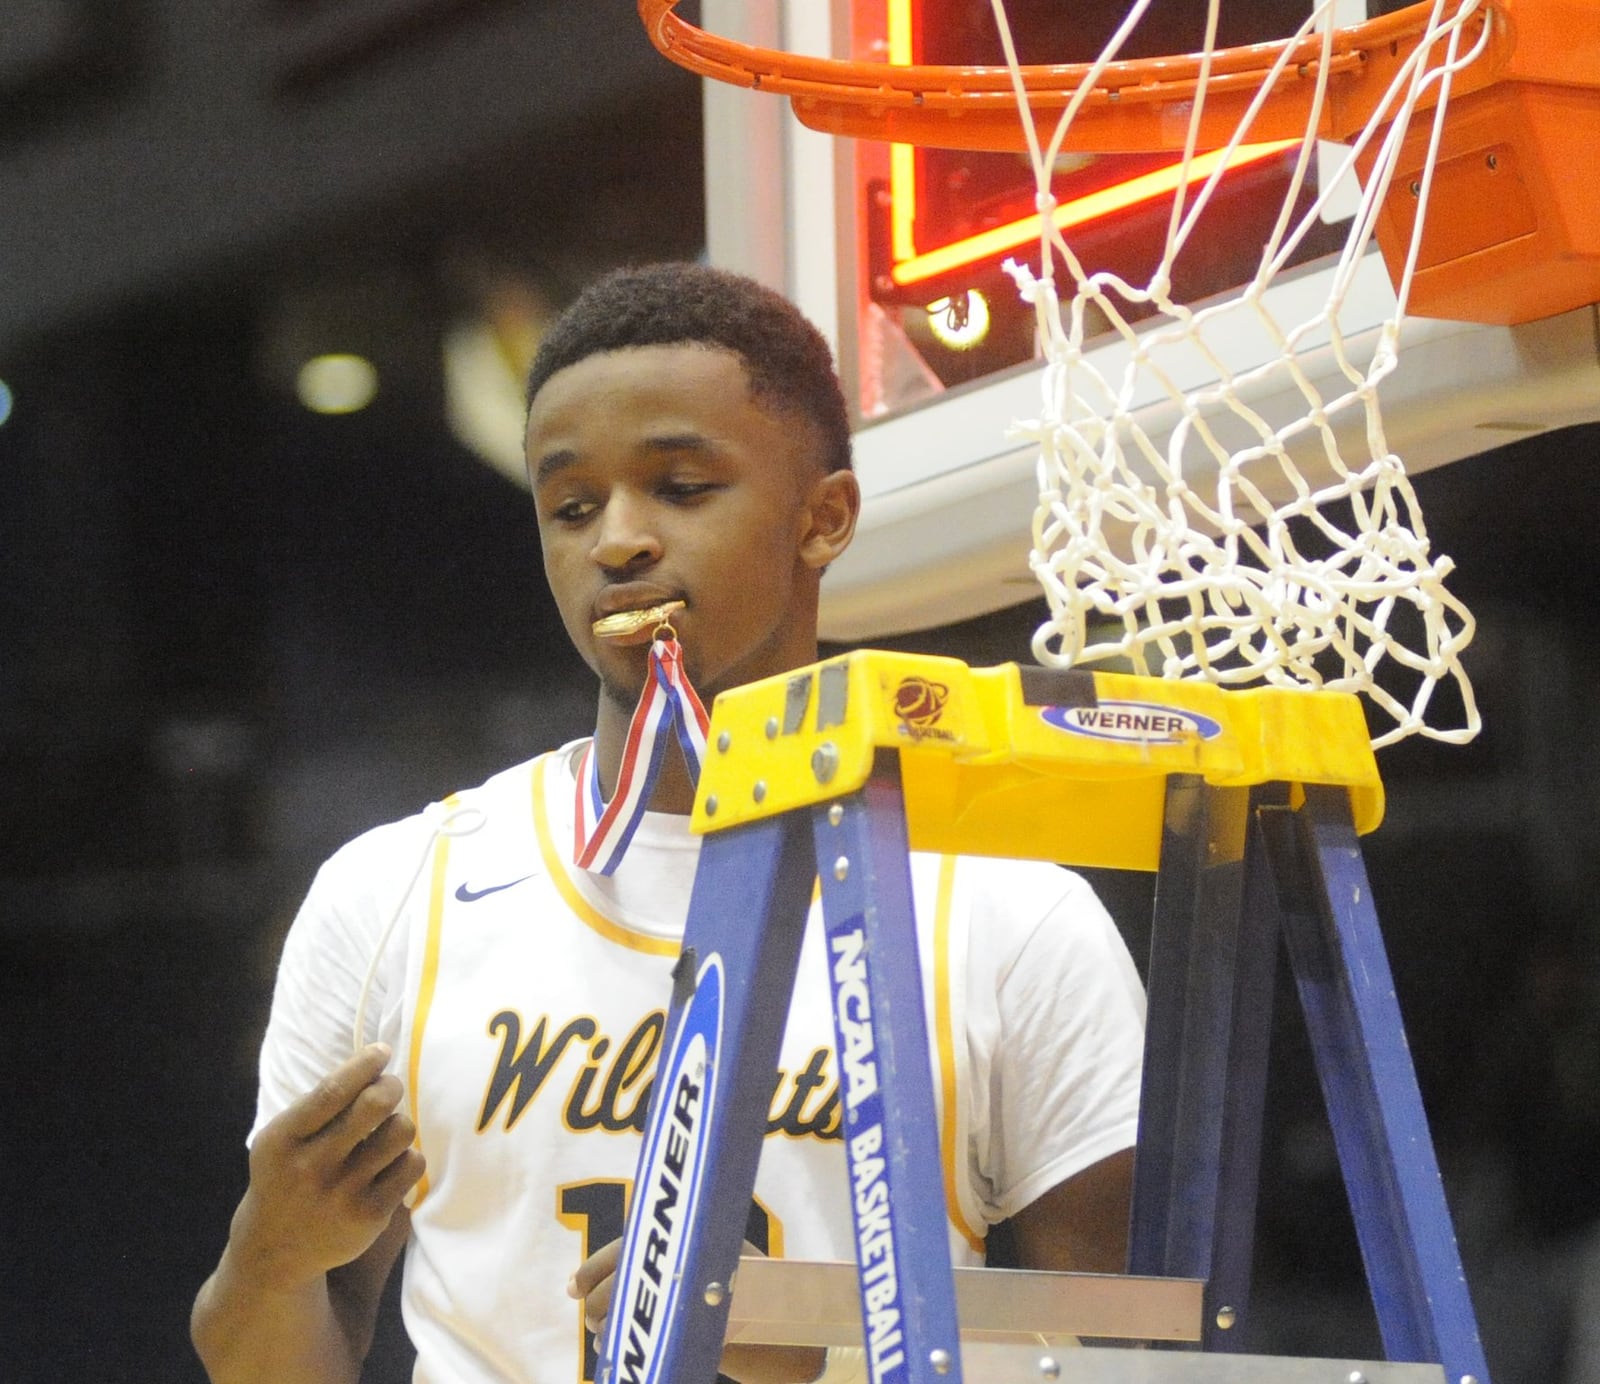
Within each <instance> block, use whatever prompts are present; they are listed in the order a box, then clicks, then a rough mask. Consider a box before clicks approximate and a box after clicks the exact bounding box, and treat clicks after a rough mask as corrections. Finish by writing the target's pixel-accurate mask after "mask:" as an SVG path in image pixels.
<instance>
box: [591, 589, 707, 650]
mask: <svg viewBox="0 0 1600 1384" xmlns="http://www.w3.org/2000/svg"><path fill="white" fill-rule="evenodd" d="M684 604H685V602H684V599H683V597H682V596H679V595H677V594H675V593H673V592H670V591H667V590H665V589H663V588H662V587H658V586H653V585H646V584H645V583H642V582H628V583H624V584H622V585H618V586H611V587H607V588H606V589H605V590H604V591H602V592H601V593H600V595H599V596H598V597H597V598H596V599H595V602H594V605H593V607H592V608H591V615H592V617H593V619H592V622H591V623H592V627H593V630H594V633H595V635H596V636H597V637H599V638H602V639H604V640H605V641H606V642H607V643H608V644H643V643H648V642H649V641H650V639H651V637H652V635H653V634H654V632H655V630H656V628H657V627H658V626H659V624H660V622H661V620H662V619H665V618H667V615H668V614H669V612H666V611H662V613H661V615H660V617H659V618H657V619H647V620H645V621H643V622H641V623H640V624H639V625H637V626H635V627H632V628H630V627H629V626H628V623H627V620H626V617H627V616H629V615H631V614H644V613H646V612H650V611H654V610H657V609H658V608H660V607H663V606H667V605H676V606H677V607H678V609H679V610H681V609H682V608H683V606H684ZM670 613H671V614H676V613H677V612H676V611H673V612H670ZM605 624H611V625H613V626H620V628H616V629H612V630H607V629H604V628H602V626H603V625H605Z"/></svg>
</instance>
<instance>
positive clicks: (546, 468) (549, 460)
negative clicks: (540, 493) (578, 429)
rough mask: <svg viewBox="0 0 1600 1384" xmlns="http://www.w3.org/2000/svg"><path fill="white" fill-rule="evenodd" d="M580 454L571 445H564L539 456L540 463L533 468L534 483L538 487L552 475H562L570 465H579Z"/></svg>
mask: <svg viewBox="0 0 1600 1384" xmlns="http://www.w3.org/2000/svg"><path fill="white" fill-rule="evenodd" d="M577 461H578V454H577V453H576V452H574V451H573V450H572V449H571V448H570V447H563V448H560V449H559V450H557V451H554V452H546V453H545V454H544V456H542V457H540V458H539V464H538V465H537V466H535V467H534V468H533V484H534V487H535V488H536V489H537V488H538V487H539V486H541V485H543V484H544V483H545V482H546V481H547V480H549V479H550V478H551V477H552V476H557V475H560V473H561V472H563V471H565V470H566V469H567V468H568V467H569V466H575V465H577Z"/></svg>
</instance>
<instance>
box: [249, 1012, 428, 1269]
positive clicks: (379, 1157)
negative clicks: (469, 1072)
mask: <svg viewBox="0 0 1600 1384" xmlns="http://www.w3.org/2000/svg"><path fill="white" fill-rule="evenodd" d="M388 1060H389V1049H388V1047H387V1046H385V1045H383V1044H381V1043H375V1044H373V1045H372V1046H370V1047H367V1048H365V1049H363V1050H362V1051H361V1052H359V1053H357V1054H356V1055H355V1056H354V1057H352V1058H350V1059H349V1060H348V1061H347V1062H344V1063H343V1064H341V1065H340V1066H338V1067H336V1068H335V1069H334V1070H333V1071H332V1072H330V1073H329V1074H328V1075H327V1076H326V1077H324V1078H323V1080H322V1081H321V1082H320V1083H319V1084H318V1085H317V1087H316V1088H315V1089H314V1090H312V1091H311V1092H309V1093H308V1094H307V1095H305V1096H303V1097H301V1098H300V1099H299V1100H297V1101H295V1102H294V1104H293V1105H291V1106H289V1107H288V1108H287V1109H286V1110H284V1111H283V1112H282V1113H281V1114H279V1115H278V1116H277V1117H276V1118H275V1119H273V1120H272V1121H271V1122H270V1123H269V1124H267V1126H266V1127H265V1128H263V1129H262V1131H261V1132H260V1133H259V1134H258V1135H257V1136H256V1140H255V1144H254V1146H253V1147H252V1148H251V1150H250V1186H249V1189H248V1190H247V1191H246V1192H245V1195H244V1199H243V1200H242V1201H241V1202H240V1203H239V1209H238V1210H237V1211H236V1212H235V1213H234V1218H233V1229H232V1235H231V1237H230V1245H231V1248H232V1249H233V1250H234V1251H235V1252H237V1253H238V1254H240V1255H241V1256H245V1257H247V1258H248V1259H249V1260H250V1261H251V1262H252V1263H253V1264H254V1265H255V1266H256V1269H257V1271H258V1272H259V1273H260V1274H261V1275H262V1280H261V1281H263V1282H264V1283H265V1284H272V1285H277V1286H280V1287H294V1286H297V1285H299V1284H302V1283H304V1282H307V1281H310V1280H312V1279H314V1278H316V1277H318V1276H320V1275H323V1274H326V1273H327V1272H328V1271H329V1270H331V1269H335V1268H338V1267H340V1266H341V1265H344V1264H348V1263H350V1262H351V1261H352V1260H354V1259H356V1258H359V1257H360V1256H361V1255H362V1254H363V1253H365V1252H366V1250H367V1249H369V1248H370V1247H371V1246H372V1244H373V1243H374V1241H376V1240H377V1238H378V1236H379V1235H380V1234H381V1233H382V1232H383V1231H384V1229H385V1228H386V1227H387V1226H388V1225H389V1223H390V1220H391V1219H392V1218H393V1216H394V1213H395V1211H396V1210H397V1208H398V1207H399V1206H400V1203H401V1201H402V1200H403V1199H404V1197H405V1195H406V1193H407V1192H408V1191H410V1190H411V1188H412V1187H413V1186H414V1185H415V1184H416V1182H417V1179H418V1178H420V1177H421V1176H422V1173H423V1168H424V1166H425V1164H424V1162H423V1157H422V1154H421V1153H420V1152H419V1151H418V1150H417V1149H415V1148H413V1147H412V1140H413V1139H414V1138H415V1137H416V1127H415V1126H414V1125H413V1124H412V1122H411V1119H410V1117H409V1116H407V1115H406V1114H405V1113H404V1112H403V1111H400V1110H399V1109H398V1108H397V1107H398V1106H399V1104H400V1099H401V1097H402V1095H404V1092H405V1088H404V1086H403V1085H402V1084H401V1082H400V1079H399V1077H396V1076H392V1075H386V1074H385V1073H384V1070H383V1068H384V1064H385V1063H386V1062H387V1061H388Z"/></svg>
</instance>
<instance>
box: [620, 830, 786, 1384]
mask: <svg viewBox="0 0 1600 1384" xmlns="http://www.w3.org/2000/svg"><path fill="white" fill-rule="evenodd" d="M808 827H809V823H808V821H807V819H806V814H805V813H804V812H789V813H785V814H783V815H782V816H779V817H773V818H769V819H766V820H763V821H759V822H755V823H752V824H751V825H749V826H744V827H737V828H734V829H731V830H729V831H724V832H717V833H714V834H712V835H710V836H708V837H707V838H706V841H705V845H704V846H703V847H702V849H701V855H700V866H699V870H698V872H697V873H696V875H695V882H694V892H693V894H692V895H691V897H690V903H689V922H688V926H687V928H686V930H685V933H684V940H683V953H682V956H681V957H680V959H679V962H678V968H677V970H676V971H675V972H674V982H673V995H672V1003H671V1006H670V1008H669V1010H668V1013H667V1022H666V1029H665V1032H664V1034H663V1037H662V1046H661V1054H662V1055H661V1058H660V1061H659V1063H658V1065H657V1070H656V1078H655V1086H654V1089H653V1091H652V1093H651V1098H650V1110H649V1117H648V1120H647V1123H646V1126H645V1135H644V1144H643V1147H642V1150H641V1152H640V1158H639V1167H638V1173H637V1175H636V1176H635V1179H634V1192H633V1202H632V1205H631V1207H630V1208H629V1212H628V1222H627V1231H626V1233H625V1235H624V1237H623V1249H622V1258H621V1260H620V1261H619V1266H618V1270H617V1290H616V1293H615V1295H614V1297H613V1299H612V1307H611V1314H610V1317H609V1319H608V1321H607V1324H606V1338H605V1344H604V1348H603V1350H602V1353H601V1364H600V1374H599V1376H598V1377H599V1379H600V1380H601V1381H602V1384H711V1381H713V1380H714V1379H715V1378H716V1375H717V1364H718V1361H719V1360H720V1359H721V1355H722V1338H723V1334H724V1331H725V1328H726V1325H727V1316H728V1297H729V1285H730V1283H731V1281H732V1276H733V1273H734V1271H735V1269H737V1267H738V1263H739V1250H740V1247H741V1245H742V1244H743V1242H744V1231H745V1222H746V1217H747V1215H748V1212H749V1207H750V1195H751V1192H752V1191H753V1190H754V1188H755V1178H756V1164H757V1162H758V1161H759V1159H760V1155H761V1141H762V1138H763V1137H764V1135H765V1134H766V1127H767V1114H768V1108H769V1106H770V1104H771V1101H772V1081H773V1072H774V1071H775V1070H776V1069H777V1065H778V1048H779V1044H780V1043H781V1041H782V1038H783V1027H784V1022H785V1020H786V1018H787V1015H788V1012H789V998H790V996H791V994H792V993H793V990H794V976H795V969H796V966H797V965H798V963H799V956H800V940H801V938H802V936H803V935H804V931H805V920H806V913H807V911H808V909H809V907H810V902H811V889H812V881H813V879H814V877H815V868H816V862H815V858H814V856H813V854H812V843H811V839H810V832H809V830H808Z"/></svg>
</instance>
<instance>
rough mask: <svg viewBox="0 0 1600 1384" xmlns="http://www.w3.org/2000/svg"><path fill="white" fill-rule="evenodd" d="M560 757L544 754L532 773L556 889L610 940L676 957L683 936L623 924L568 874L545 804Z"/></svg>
mask: <svg viewBox="0 0 1600 1384" xmlns="http://www.w3.org/2000/svg"><path fill="white" fill-rule="evenodd" d="M556 757H557V752H552V753H550V754H543V755H540V756H539V758H538V759H537V760H535V761H534V765H533V773H532V775H531V777H532V779H533V826H534V833H535V835H536V836H537V837H538V838H539V854H540V856H541V857H543V859H544V865H545V870H546V871H547V872H548V873H549V876H550V882H551V883H552V884H553V885H555V887H556V892H557V893H558V894H560V895H561V897H562V899H563V900H564V901H565V902H566V905H567V907H568V908H570V909H571V910H572V911H573V913H574V914H575V915H576V916H577V918H578V920H579V921H580V922H582V923H584V924H586V925H587V926H588V927H590V928H591V929H593V930H594V931H595V932H598V933H599V934H600V935H601V936H602V937H604V938H605V939H606V940H607V941H608V942H615V943H617V944H618V945H619V946H623V947H628V948H629V949H631V950H633V951H638V952H645V953H647V954H649V955H651V956H676V955H677V954H678V952H679V951H680V950H681V949H682V947H683V942H682V940H681V939H679V938H672V937H652V936H651V935H650V934H649V933H647V932H636V931H635V930H634V929H633V928H631V927H629V926H628V925H627V924H626V923H619V922H617V921H616V920H615V919H612V918H608V917H606V915H605V914H604V913H602V912H601V911H600V910H599V909H598V908H596V907H595V906H594V905H593V904H592V903H590V902H589V900H588V899H586V898H585V897H584V896H583V895H582V894H581V893H580V892H579V891H578V887H577V885H575V884H574V883H573V882H572V877H571V876H570V875H568V874H567V865H566V860H565V859H564V858H563V857H562V855H561V852H560V851H558V850H557V849H556V843H555V837H554V835H553V834H552V833H551V831H550V814H549V813H548V812H547V811H546V810H545V805H544V794H545V779H546V775H547V773H548V766H549V764H550V761H551V760H553V759H555V758H556Z"/></svg>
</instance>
